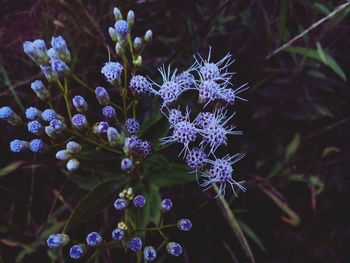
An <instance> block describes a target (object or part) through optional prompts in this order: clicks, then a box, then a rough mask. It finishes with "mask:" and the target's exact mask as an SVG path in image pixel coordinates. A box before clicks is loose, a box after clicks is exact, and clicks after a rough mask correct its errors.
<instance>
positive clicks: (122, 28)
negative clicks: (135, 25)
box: [114, 19, 129, 40]
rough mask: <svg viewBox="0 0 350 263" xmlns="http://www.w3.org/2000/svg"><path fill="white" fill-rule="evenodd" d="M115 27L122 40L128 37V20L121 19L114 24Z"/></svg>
mask: <svg viewBox="0 0 350 263" xmlns="http://www.w3.org/2000/svg"><path fill="white" fill-rule="evenodd" d="M114 28H115V31H117V34H118V37H119V39H120V40H123V39H126V37H127V35H128V31H129V25H128V22H126V21H125V20H123V19H120V20H118V21H117V22H116V23H115V24H114Z"/></svg>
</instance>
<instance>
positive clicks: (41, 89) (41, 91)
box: [30, 80, 50, 100]
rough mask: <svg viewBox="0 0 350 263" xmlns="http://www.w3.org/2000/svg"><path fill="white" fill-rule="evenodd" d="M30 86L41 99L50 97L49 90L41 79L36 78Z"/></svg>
mask: <svg viewBox="0 0 350 263" xmlns="http://www.w3.org/2000/svg"><path fill="white" fill-rule="evenodd" d="M30 88H31V89H32V90H33V91H34V92H35V94H36V95H37V96H38V97H39V98H40V99H41V100H47V99H48V98H49V97H50V93H49V91H48V90H47V89H46V88H45V86H44V83H43V82H42V81H41V80H36V81H34V82H32V83H31V84H30Z"/></svg>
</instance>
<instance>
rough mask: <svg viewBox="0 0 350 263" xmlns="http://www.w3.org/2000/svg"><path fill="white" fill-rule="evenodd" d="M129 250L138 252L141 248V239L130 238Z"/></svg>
mask: <svg viewBox="0 0 350 263" xmlns="http://www.w3.org/2000/svg"><path fill="white" fill-rule="evenodd" d="M129 248H130V249H131V250H132V251H134V252H137V251H139V250H140V249H141V248H142V241H141V238H139V237H134V238H132V239H131V240H130V242H129Z"/></svg>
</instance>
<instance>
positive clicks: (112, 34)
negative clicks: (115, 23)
mask: <svg viewBox="0 0 350 263" xmlns="http://www.w3.org/2000/svg"><path fill="white" fill-rule="evenodd" d="M108 33H109V36H110V37H111V39H112V41H113V42H117V40H118V35H117V31H116V30H115V29H114V28H113V27H109V28H108Z"/></svg>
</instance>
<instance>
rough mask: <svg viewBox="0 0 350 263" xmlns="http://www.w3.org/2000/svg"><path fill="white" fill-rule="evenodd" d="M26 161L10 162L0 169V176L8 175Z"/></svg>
mask: <svg viewBox="0 0 350 263" xmlns="http://www.w3.org/2000/svg"><path fill="white" fill-rule="evenodd" d="M23 163H24V162H22V161H17V162H13V163H10V164H8V165H7V166H5V167H4V168H1V169H0V177H3V176H5V175H8V174H10V173H12V172H14V171H16V170H17V169H18V168H19V167H20V166H21V165H22V164H23Z"/></svg>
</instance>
